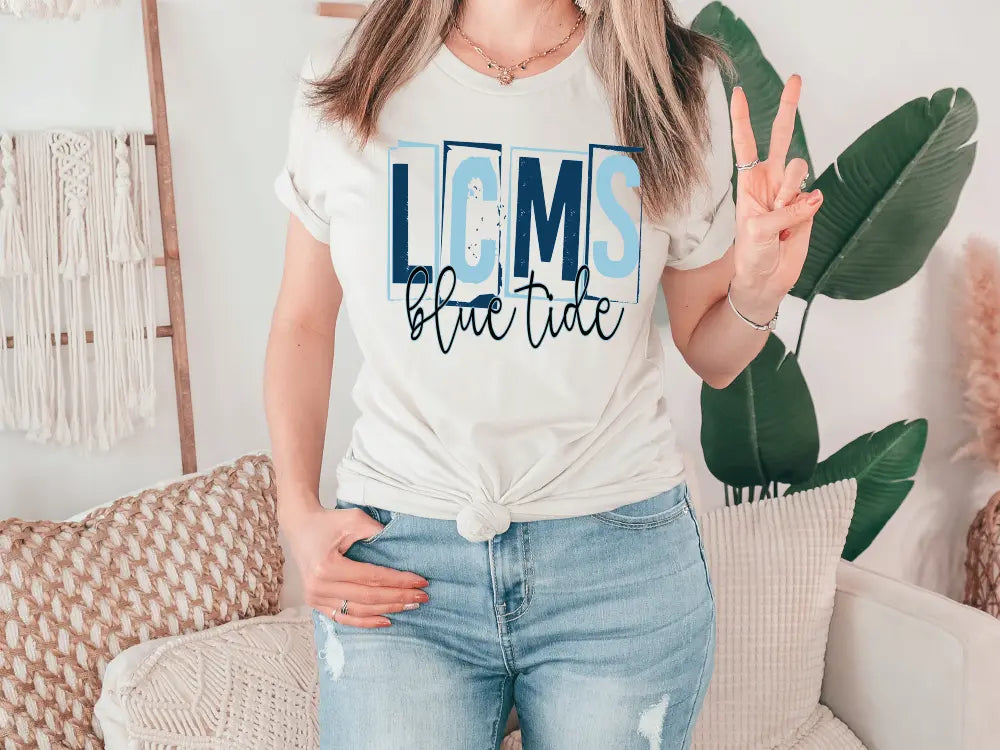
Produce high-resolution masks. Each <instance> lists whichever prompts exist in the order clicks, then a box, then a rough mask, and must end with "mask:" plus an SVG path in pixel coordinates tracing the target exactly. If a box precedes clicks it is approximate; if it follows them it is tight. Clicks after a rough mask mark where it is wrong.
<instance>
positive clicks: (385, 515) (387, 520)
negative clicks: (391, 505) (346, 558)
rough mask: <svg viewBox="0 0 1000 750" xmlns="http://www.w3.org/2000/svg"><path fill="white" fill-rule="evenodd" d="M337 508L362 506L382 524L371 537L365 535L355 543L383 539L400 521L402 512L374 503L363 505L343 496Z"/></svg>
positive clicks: (338, 499) (338, 501)
mask: <svg viewBox="0 0 1000 750" xmlns="http://www.w3.org/2000/svg"><path fill="white" fill-rule="evenodd" d="M337 508H338V509H339V508H360V509H361V510H363V511H364V512H365V513H367V514H368V515H369V516H371V517H372V518H374V519H375V520H376V521H378V522H379V523H380V524H382V528H381V529H379V530H378V531H377V532H375V533H374V534H372V535H371V536H369V537H365V538H364V539H358V541H357V542H355V544H358V543H360V544H371V543H372V542H375V541H377V540H379V539H381V538H382V537H384V536H385V535H386V534H387V533H388V532H389V531H390V529H391V528H392V527H393V526H395V525H396V523H397V522H398V521H399V518H400V514H399V513H396V512H394V511H391V510H386V509H385V508H376V507H375V506H374V505H363V504H361V503H352V502H351V501H350V500H343V499H341V498H337Z"/></svg>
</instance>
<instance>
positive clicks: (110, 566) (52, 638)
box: [0, 455, 283, 750]
mask: <svg viewBox="0 0 1000 750" xmlns="http://www.w3.org/2000/svg"><path fill="white" fill-rule="evenodd" d="M282 561H283V556H282V551H281V546H280V544H279V542H278V523H277V518H276V499H275V488H274V477H273V472H272V468H271V463H270V460H269V459H268V458H267V456H263V455H252V456H244V457H243V458H241V459H239V460H237V461H235V462H233V463H231V464H226V465H224V466H220V467H218V468H216V469H214V470H212V471H209V472H207V473H205V474H197V475H192V476H188V477H184V478H182V479H181V480H178V481H176V482H174V483H173V484H168V485H165V486H160V487H157V488H155V489H150V490H146V491H143V492H140V493H137V494H136V495H133V496H131V497H124V498H121V499H120V500H117V501H115V502H113V503H111V504H109V505H107V506H104V507H101V508H98V509H96V510H94V511H93V512H91V513H89V514H87V515H86V516H85V517H84V518H83V519H82V520H80V521H62V522H53V521H21V520H19V519H11V520H7V521H0V739H2V742H3V744H2V747H3V750H36V749H38V750H50V749H51V750H55V749H56V748H60V749H61V748H84V749H86V750H98V748H101V747H103V745H102V743H101V736H100V730H99V727H98V726H97V725H96V724H95V723H94V722H93V707H94V702H95V701H96V700H97V696H98V694H99V692H100V689H101V678H102V677H103V674H104V669H105V667H106V666H107V664H108V662H109V661H110V660H111V659H112V658H113V657H114V656H116V655H117V654H118V653H119V652H121V651H122V650H124V649H126V648H128V647H129V646H132V645H134V644H137V643H140V642H143V641H148V640H150V639H152V638H158V637H161V636H165V635H174V634H178V633H188V632H191V631H195V630H202V629H204V628H210V627H212V626H213V625H221V624H222V623H226V622H229V621H231V620H237V619H240V618H244V617H252V616H254V615H259V614H271V613H273V612H276V611H277V608H278V594H279V592H280V589H281V576H282Z"/></svg>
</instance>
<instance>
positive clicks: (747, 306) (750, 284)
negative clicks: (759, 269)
mask: <svg viewBox="0 0 1000 750" xmlns="http://www.w3.org/2000/svg"><path fill="white" fill-rule="evenodd" d="M784 297H785V295H784V294H780V295H779V294H775V293H774V291H773V290H770V289H767V288H765V286H764V285H763V284H761V283H760V282H759V281H757V282H754V281H752V280H748V279H743V278H740V277H739V276H734V277H733V279H732V282H731V284H730V287H729V298H730V299H731V300H732V303H733V305H735V306H736V309H737V310H739V311H740V313H742V314H743V315H744V316H745V317H747V318H749V319H750V320H752V321H753V322H755V323H757V324H759V325H765V324H766V323H767V322H768V321H769V320H771V318H773V317H774V316H775V314H776V313H777V312H778V306H779V305H780V304H781V300H782V299H784Z"/></svg>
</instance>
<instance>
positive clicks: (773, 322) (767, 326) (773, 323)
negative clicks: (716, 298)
mask: <svg viewBox="0 0 1000 750" xmlns="http://www.w3.org/2000/svg"><path fill="white" fill-rule="evenodd" d="M732 291H733V282H732V281H730V282H729V289H728V291H726V299H727V300H729V306H730V307H731V308H733V312H734V313H736V314H737V315H739V316H740V320H742V321H743V322H744V323H746V324H747V325H748V326H750V327H751V328H756V329H757V330H758V331H773V330H774V329H775V328H776V327H777V325H778V311H777V310H775V311H774V317H773V318H771V319H770V320H769V321H767V322H766V323H764V324H760V323H755V322H754V321H752V320H750V318H748V317H747V316H746V315H744V314H743V313H741V312H740V311H739V310H737V309H736V305H735V304H734V303H733V297H732Z"/></svg>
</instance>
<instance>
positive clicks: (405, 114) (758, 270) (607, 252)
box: [266, 0, 821, 750]
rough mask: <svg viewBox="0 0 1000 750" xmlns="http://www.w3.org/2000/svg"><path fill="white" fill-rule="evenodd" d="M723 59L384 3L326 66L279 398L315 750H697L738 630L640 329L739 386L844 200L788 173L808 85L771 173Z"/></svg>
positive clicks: (430, 5)
mask: <svg viewBox="0 0 1000 750" xmlns="http://www.w3.org/2000/svg"><path fill="white" fill-rule="evenodd" d="M723 60H724V56H723V55H722V53H721V52H720V50H719V48H718V47H717V46H716V44H715V43H713V42H712V41H710V40H708V39H706V38H704V37H702V36H700V35H697V34H695V33H693V32H691V31H689V30H687V29H686V28H684V27H682V26H680V25H679V24H678V22H677V20H676V19H675V16H674V14H673V11H672V10H671V8H670V6H669V5H668V4H666V3H664V2H663V0H590V2H587V3H586V7H585V8H580V7H579V6H577V5H575V4H574V3H572V2H571V0H546V1H544V2H543V1H542V0H504V1H503V2H500V1H499V0H461V2H458V1H457V0H375V2H374V3H372V5H371V6H370V8H369V9H368V11H367V12H366V14H365V15H364V16H363V18H362V19H361V20H360V22H359V24H358V26H357V28H356V30H355V31H354V32H353V34H352V35H351V36H350V38H349V40H348V41H347V43H346V47H345V51H344V52H343V54H341V55H340V56H339V57H336V58H335V57H334V56H328V57H324V56H318V57H314V58H312V59H310V60H309V61H307V63H306V67H305V70H304V74H303V79H304V80H303V84H302V86H301V88H300V91H299V95H298V97H297V99H296V103H295V107H294V110H293V114H292V121H291V134H290V145H289V150H288V159H287V164H286V168H285V169H284V170H283V171H282V173H281V175H280V176H279V178H278V180H277V183H276V189H277V192H278V195H279V196H280V198H281V200H282V201H283V203H284V204H285V205H286V206H287V207H288V208H289V210H290V211H291V214H292V216H291V219H290V224H289V229H288V237H287V247H286V251H285V252H286V260H285V271H284V277H283V279H282V284H281V291H280V295H279V300H278V303H277V309H276V311H275V315H274V321H273V327H272V332H271V339H270V343H269V350H268V357H267V386H266V400H267V408H268V419H269V423H270V429H271V434H272V443H273V457H274V463H275V467H276V471H277V482H278V488H279V497H280V500H279V509H280V516H281V522H282V525H283V528H284V531H285V533H286V535H287V538H288V540H289V543H290V545H291V550H292V553H293V556H294V558H295V561H296V563H297V565H298V567H299V568H300V570H301V571H302V574H303V576H304V579H305V585H306V596H307V601H308V603H309V604H310V605H311V606H312V607H313V608H314V613H313V614H314V623H315V633H316V643H317V656H318V660H319V667H320V668H319V673H320V684H321V687H320V704H321V705H320V727H321V735H322V743H321V744H322V746H323V747H324V748H327V747H329V748H333V747H335V748H350V749H351V750H355V749H358V748H376V749H378V750H395V749H396V748H435V750H446V749H447V750H451V749H453V750H470V749H472V748H496V747H497V746H498V745H499V742H500V739H501V737H502V735H503V730H504V726H505V723H506V719H507V717H508V714H509V712H510V708H511V705H512V703H513V704H516V707H517V712H518V717H519V721H520V725H521V728H522V731H523V742H524V747H525V748H528V749H529V750H563V749H564V748H565V749H566V750H581V749H584V750H585V749H587V748H595V749H596V748H600V749H601V750H607V749H608V748H615V749H616V750H627V749H629V748H643V750H647V749H648V748H670V749H673V748H682V747H687V746H688V744H689V743H690V740H691V734H692V727H693V725H694V721H695V717H696V715H697V712H698V709H699V707H700V705H701V701H702V698H703V696H704V693H705V690H706V687H707V683H708V679H709V676H710V673H711V671H712V665H713V645H714V615H715V610H714V600H713V596H712V590H711V587H710V584H709V580H708V575H707V570H706V568H705V563H704V555H703V547H702V545H701V539H700V536H699V530H698V524H697V521H696V518H695V516H694V514H693V512H692V508H691V503H690V498H689V495H688V490H687V485H686V484H685V481H684V473H683V466H682V462H681V458H680V455H679V453H678V450H677V448H676V447H675V442H674V435H673V432H672V430H671V427H670V421H669V418H668V416H667V413H666V408H667V405H666V402H665V398H664V381H663V371H664V355H663V351H662V350H661V345H660V339H659V336H658V334H657V332H656V330H655V327H654V326H653V325H652V323H651V313H652V309H653V305H654V301H655V297H656V295H657V294H658V288H662V290H663V293H664V294H665V296H666V300H667V306H668V311H669V314H670V321H671V330H672V336H673V340H674V342H675V344H676V346H677V348H678V349H679V350H680V352H681V354H682V355H683V356H684V358H685V360H686V361H687V362H688V364H689V365H690V366H691V367H692V368H693V369H694V370H695V371H696V372H697V373H698V374H699V375H700V376H701V377H702V378H703V379H704V380H705V381H706V382H707V383H709V384H710V385H711V386H715V387H724V386H725V385H727V384H728V383H729V382H731V381H732V380H733V378H735V377H736V376H737V375H738V374H739V373H740V372H741V371H742V370H743V368H744V367H745V366H746V365H747V364H748V363H749V362H750V361H751V360H752V359H753V358H754V356H755V355H756V354H757V353H758V352H759V351H760V349H761V347H762V346H763V344H764V341H765V339H766V337H767V336H768V332H769V330H770V328H772V327H773V320H774V317H775V316H776V314H777V309H778V305H779V302H780V301H781V299H782V297H783V296H784V295H785V294H786V293H787V292H788V290H789V289H790V288H791V286H792V285H793V283H794V281H795V279H796V277H797V276H798V274H799V271H800V270H801V267H802V263H803V260H804V257H805V253H806V247H807V244H808V237H809V232H810V228H811V223H812V217H813V216H814V214H815V213H816V210H817V209H818V208H819V205H820V201H821V196H820V195H819V193H818V192H816V191H813V192H812V193H809V194H802V193H800V189H801V184H804V179H805V169H806V166H805V163H804V162H803V161H802V160H801V159H793V160H792V161H791V162H789V163H788V164H787V166H786V164H785V161H786V153H787V149H788V145H789V142H790V139H791V133H792V125H793V121H794V117H795V109H796V106H797V100H798V95H799V89H800V81H799V79H798V77H794V76H793V77H792V78H791V79H790V80H789V82H788V84H787V86H786V88H785V93H784V96H783V98H782V103H781V107H780V110H779V111H778V114H777V118H776V120H775V123H774V129H773V133H772V138H771V143H770V152H769V156H768V158H767V159H766V160H762V161H760V162H759V163H758V162H757V146H756V144H755V142H754V138H753V133H752V132H751V127H750V120H749V115H748V105H747V101H746V98H745V96H744V95H743V93H742V91H741V90H739V89H737V90H736V91H734V93H733V95H732V103H731V111H729V107H728V105H727V102H726V94H725V92H724V89H723V85H722V80H721V77H720V70H719V63H720V62H721V61H723ZM722 64H723V65H724V64H725V63H724V62H723V63H722ZM730 114H731V118H732V123H733V125H732V136H733V144H734V145H735V155H736V160H737V163H738V164H739V165H740V171H739V180H738V186H737V195H736V201H735V210H734V201H733V197H732V194H731V175H732V171H733V164H732V153H731V148H730V142H729V137H730ZM657 282H659V283H657ZM341 299H343V300H344V303H345V305H346V307H347V308H348V310H349V311H350V316H351V320H352V327H353V329H354V331H355V333H356V336H357V340H358V344H359V345H360V348H361V351H362V353H363V355H364V364H363V367H362V370H361V372H360V374H359V376H358V380H357V384H356V386H355V388H354V397H355V401H356V403H357V404H358V407H359V409H360V417H359V418H358V420H357V421H356V423H355V426H354V432H353V437H352V441H351V445H350V448H349V450H348V452H347V454H346V456H345V457H344V458H343V460H342V461H341V462H340V464H339V466H338V471H337V478H338V486H339V491H338V495H339V497H338V499H337V503H336V508H335V509H326V508H324V507H323V506H322V505H321V503H320V500H319V497H318V494H319V490H318V488H319V477H320V464H321V459H322V453H323V442H324V436H325V429H326V421H327V407H328V403H329V401H328V399H329V390H330V378H331V369H332V365H333V359H334V329H335V324H336V320H337V314H338V310H339V308H340V304H341Z"/></svg>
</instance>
